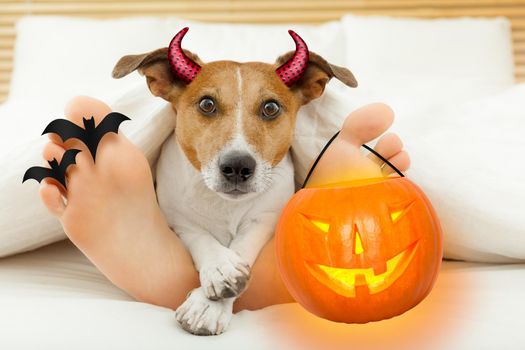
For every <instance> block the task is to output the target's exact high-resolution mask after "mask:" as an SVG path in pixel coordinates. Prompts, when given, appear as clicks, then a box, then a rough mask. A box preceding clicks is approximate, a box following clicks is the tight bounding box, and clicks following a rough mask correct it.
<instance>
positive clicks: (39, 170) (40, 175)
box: [22, 166, 55, 182]
mask: <svg viewBox="0 0 525 350" xmlns="http://www.w3.org/2000/svg"><path fill="white" fill-rule="evenodd" d="M54 175H55V172H54V171H53V169H49V168H44V167H41V166H34V167H31V168H29V169H27V171H26V172H25V174H24V179H23V180H22V182H26V180H29V179H34V180H36V181H38V182H41V181H42V180H43V179H45V178H46V177H52V178H53V179H54V178H55V176H54Z"/></svg>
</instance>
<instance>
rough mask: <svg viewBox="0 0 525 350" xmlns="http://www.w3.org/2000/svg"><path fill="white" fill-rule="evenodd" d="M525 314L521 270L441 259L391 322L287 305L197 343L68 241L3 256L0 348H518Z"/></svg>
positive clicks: (524, 272) (242, 317) (252, 314)
mask: <svg viewBox="0 0 525 350" xmlns="http://www.w3.org/2000/svg"><path fill="white" fill-rule="evenodd" d="M524 315H525V265H523V264H521V265H518V264H515V265H488V264H473V263H463V262H450V261H447V262H444V264H443V268H442V272H441V274H440V277H439V279H438V282H437V284H436V286H435V289H434V290H433V292H432V293H431V294H430V295H429V297H428V298H427V299H426V300H424V301H423V302H422V303H421V304H420V305H418V306H417V307H416V308H414V309H413V310H411V311H409V312H408V313H406V314H404V315H402V316H400V317H396V318H393V319H391V320H387V321H382V322H376V323H370V324H365V325H346V324H338V323H333V322H329V321H325V320H322V319H319V318H317V317H315V316H312V315H310V314H308V313H307V312H306V311H304V310H303V309H302V308H301V307H300V306H299V305H298V304H285V305H276V306H272V307H268V308H265V309H263V310H259V311H243V312H240V313H239V314H237V315H235V316H234V318H233V320H232V323H231V326H230V328H229V329H228V331H227V332H226V333H224V334H222V335H220V336H217V337H198V336H192V335H189V334H187V333H185V332H184V331H182V330H181V329H180V328H178V327H177V325H176V322H175V319H174V312H173V311H171V310H169V309H165V308H161V307H157V306H153V305H148V304H144V303H139V302H135V301H133V300H132V299H131V298H129V297H128V296H127V295H126V294H125V293H123V292H122V291H120V290H119V289H118V288H116V287H114V286H113V285H112V284H111V283H110V282H109V281H108V280H107V279H105V278H104V276H102V275H101V273H100V272H99V271H98V270H97V269H96V268H95V267H94V266H93V265H92V264H91V263H90V262H89V261H88V260H87V259H86V258H85V257H84V256H83V255H82V254H81V253H80V252H79V251H78V250H77V249H76V248H75V247H74V246H73V245H72V244H71V243H70V242H69V241H63V242H59V243H56V244H53V245H50V246H47V247H44V248H41V249H39V250H37V251H34V252H30V253H25V254H21V255H18V256H14V257H10V258H5V259H1V260H0V349H53V350H57V349H158V350H160V349H170V350H172V349H190V348H191V349H201V348H210V349H214V350H217V349H239V348H249V349H340V348H341V349H343V348H344V349H495V348H499V349H524V348H525V332H524V331H525V327H524V326H525V322H524V317H523V316H524Z"/></svg>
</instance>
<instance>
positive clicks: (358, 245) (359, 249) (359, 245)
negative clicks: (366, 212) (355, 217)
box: [354, 227, 364, 254]
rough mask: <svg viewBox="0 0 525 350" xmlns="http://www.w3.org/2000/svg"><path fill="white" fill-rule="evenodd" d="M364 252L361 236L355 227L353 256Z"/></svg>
mask: <svg viewBox="0 0 525 350" xmlns="http://www.w3.org/2000/svg"><path fill="white" fill-rule="evenodd" d="M363 251H364V249H363V243H362V242H361V235H360V234H359V231H357V227H356V230H355V239H354V254H361V253H362V252H363Z"/></svg>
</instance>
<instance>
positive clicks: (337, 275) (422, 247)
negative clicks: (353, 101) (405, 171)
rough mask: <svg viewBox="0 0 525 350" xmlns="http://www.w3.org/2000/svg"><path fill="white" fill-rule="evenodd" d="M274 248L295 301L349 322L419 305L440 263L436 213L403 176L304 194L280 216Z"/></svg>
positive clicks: (375, 318)
mask: <svg viewBox="0 0 525 350" xmlns="http://www.w3.org/2000/svg"><path fill="white" fill-rule="evenodd" d="M275 243H276V256H277V261H278V265H279V269H280V272H281V276H282V278H283V281H284V283H285V285H286V287H287V288H288V290H289V292H290V293H291V295H292V296H293V297H294V298H295V300H296V301H297V302H298V303H300V304H301V305H302V306H303V307H304V308H306V309H307V310H308V311H310V312H312V313H314V314H316V315H317V316H320V317H323V318H326V319H329V320H333V321H338V322H346V323H366V322H369V321H378V320H382V319H387V318H390V317H393V316H396V315H399V314H402V313H403V312H405V311H407V310H409V309H411V308H412V307H414V306H415V305H417V304H418V303H419V302H420V301H421V300H423V298H425V296H426V295H427V294H428V293H429V292H430V290H431V289H432V287H433V285H434V282H435V280H436V278H437V275H438V271H439V268H440V265H441V258H442V232H441V227H440V224H439V221H438V219H437V217H436V214H435V212H434V209H433V208H432V205H431V204H430V201H429V200H428V199H427V197H426V196H425V194H424V193H423V192H422V191H421V189H419V187H417V186H416V185H415V184H414V183H413V182H411V181H410V180H408V179H407V178H406V177H395V178H394V177H386V178H379V179H367V180H363V181H357V182H350V183H346V184H343V185H341V184H339V185H337V187H318V188H303V189H301V190H300V191H298V192H297V193H296V194H295V195H294V196H293V197H292V198H291V200H290V201H289V202H288V204H287V205H286V207H285V208H284V210H283V212H282V214H281V217H280V220H279V222H278V224H277V228H276V239H275Z"/></svg>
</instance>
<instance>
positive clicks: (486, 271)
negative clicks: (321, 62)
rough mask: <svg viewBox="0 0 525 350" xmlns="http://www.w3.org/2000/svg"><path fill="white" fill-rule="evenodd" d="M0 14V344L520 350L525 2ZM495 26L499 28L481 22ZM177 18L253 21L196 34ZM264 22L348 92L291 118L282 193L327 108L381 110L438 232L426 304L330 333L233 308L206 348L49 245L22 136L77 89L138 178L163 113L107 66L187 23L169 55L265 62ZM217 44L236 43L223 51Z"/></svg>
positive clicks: (49, 224)
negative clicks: (441, 240) (134, 153)
mask: <svg viewBox="0 0 525 350" xmlns="http://www.w3.org/2000/svg"><path fill="white" fill-rule="evenodd" d="M0 12H1V13H2V15H0V99H6V102H5V103H3V104H0V120H2V121H3V123H4V124H3V125H4V127H3V128H1V129H0V146H1V147H0V160H1V161H2V162H3V164H11V166H10V167H9V168H6V169H3V172H2V173H1V174H0V208H2V209H1V210H0V257H1V258H0V349H70V348H75V349H93V348H100V349H168V348H169V349H173V348H181V349H200V348H214V349H221V348H225V349H237V348H247V347H249V348H253V349H353V348H356V349H448V348H451V349H495V348H502V349H523V348H525V333H524V332H523V329H524V328H525V321H524V320H523V315H524V314H525V298H524V296H525V294H524V293H525V218H524V216H523V212H525V206H524V204H523V198H525V183H524V182H523V180H522V176H523V173H524V171H525V168H524V167H523V165H522V164H521V163H520V162H518V161H515V159H521V158H522V157H523V155H522V153H523V150H524V149H525V141H524V140H523V137H522V135H523V131H524V130H525V115H524V114H523V111H524V110H525V98H524V96H525V84H523V83H520V82H522V81H523V80H524V79H525V70H524V68H523V67H524V65H525V45H524V44H525V24H524V18H525V1H491V0H487V1H482V2H479V3H474V2H471V1H448V0H440V1H392V2H390V1H389V2H387V1H379V0H373V1H339V0H336V1H306V2H305V1H299V0H291V1H284V2H283V1H273V0H265V1H255V2H251V1H247V0H239V1H215V2H214V1H192V2H190V1H187V2H186V1H157V2H144V1H105V2H102V1H94V2H80V1H76V0H68V1H9V2H5V3H4V2H0ZM348 12H351V13H352V14H351V15H345V14H347V13H348ZM27 14H36V15H53V16H54V15H67V16H70V17H24V15H27ZM175 15H176V16H180V17H183V18H187V19H189V20H186V19H184V20H182V19H180V18H179V17H171V16H175ZM343 15H345V16H343ZM355 15H359V16H355ZM361 15H367V16H365V17H362V16H361ZM368 15H370V16H371V17H368ZM382 15H388V16H394V17H399V16H401V18H397V19H396V18H390V17H388V18H387V17H381V16H382ZM144 16H146V17H144ZM463 16H473V17H479V18H462V17H463ZM494 16H506V17H507V19H505V18H495V19H494V18H484V17H494ZM86 17H87V18H86ZM340 17H342V19H341V20H339V18H340ZM404 17H415V18H419V19H417V20H416V19H406V18H404ZM442 17H446V18H445V19H441V18H442ZM455 17H460V18H459V19H453V18H455ZM92 18H96V19H92ZM437 18H439V19H437ZM101 19H102V20H101ZM427 19H428V21H427ZM194 20H202V21H212V22H235V23H242V22H252V23H257V24H265V26H260V25H255V26H252V25H243V24H237V25H235V26H232V25H230V24H224V23H219V24H214V25H213V31H212V30H211V27H210V25H209V24H206V23H203V22H195V21H194ZM326 21H330V22H328V23H325V24H322V25H319V26H317V23H318V22H326ZM274 22H277V24H273V23H274ZM281 22H283V23H288V22H302V23H308V24H301V25H297V27H298V28H299V32H300V33H301V34H302V35H304V37H305V38H306V39H307V41H308V43H309V45H310V46H311V47H312V48H315V51H316V52H319V53H321V54H323V56H324V57H326V58H327V59H329V60H330V61H331V62H334V63H337V64H340V65H346V66H349V67H351V69H353V71H354V73H357V74H356V76H357V77H358V80H359V82H360V88H359V89H356V90H355V91H352V93H351V94H349V92H348V90H344V88H343V87H341V86H340V85H338V84H337V83H334V84H332V83H331V84H330V85H329V87H328V88H327V93H326V94H325V96H323V98H321V99H320V100H319V101H317V102H315V103H313V104H312V105H311V106H309V107H307V108H305V109H303V110H302V112H301V113H302V114H301V115H300V118H298V119H299V120H300V122H299V125H298V127H297V129H296V140H295V141H294V146H293V150H292V151H293V152H294V157H295V158H296V159H299V160H302V161H298V162H297V163H296V164H295V165H296V177H297V179H298V182H301V181H300V180H301V176H304V174H305V172H306V170H307V167H308V164H309V162H310V161H311V159H313V157H314V156H315V155H316V154H317V152H318V151H319V149H320V148H321V147H322V145H323V144H324V142H325V141H326V140H327V139H328V138H329V137H330V136H331V135H332V134H333V132H334V131H335V130H337V128H338V127H339V126H340V123H341V121H342V119H341V118H342V117H344V115H345V114H344V113H347V112H348V111H350V110H352V109H355V108H357V107H359V106H361V105H363V104H366V103H369V102H372V101H377V100H380V101H385V102H387V103H389V104H390V105H392V106H393V107H394V109H395V111H396V114H397V120H396V124H395V127H394V131H396V132H398V133H399V134H400V135H401V136H402V138H403V139H404V140H405V142H406V147H407V149H408V150H409V152H410V154H411V157H412V160H413V164H414V166H413V168H412V169H411V170H410V172H409V174H408V176H409V177H410V178H411V179H413V180H414V181H415V182H416V183H418V184H419V185H421V187H422V188H423V189H424V190H425V192H426V193H427V194H428V195H429V197H430V199H431V200H432V202H433V204H434V206H435V207H436V210H437V211H438V214H439V215H440V218H441V220H442V224H443V226H444V229H445V256H446V258H447V259H446V260H444V262H443V265H442V270H441V274H440V276H439V278H438V281H437V284H436V286H435V288H434V290H433V291H432V292H431V294H430V295H429V296H428V298H427V299H425V300H424V301H423V302H422V303H421V304H420V305H418V306H417V307H416V308H414V309H412V310H410V311H409V312H407V313H406V314H404V315H402V316H400V317H395V318H393V319H390V320H387V321H382V322H376V323H369V324H364V325H345V324H338V323H334V322H329V321H325V320H322V319H319V318H316V317H314V316H312V315H310V314H309V313H307V312H306V311H304V310H303V309H302V308H301V307H300V306H299V305H298V304H286V305H276V306H272V307H268V308H265V309H263V310H258V311H242V312H240V313H238V314H237V315H235V317H234V319H233V321H232V324H231V326H230V328H229V329H228V331H227V332H225V333H224V334H223V335H221V336H218V337H197V336H192V335H189V334H187V333H185V332H184V331H182V330H181V329H180V328H179V327H178V326H177V324H176V321H175V318H174V312H173V311H172V310H168V309H165V308H161V307H157V306H154V305H148V304H144V303H139V302H136V301H134V300H132V299H131V298H130V297H129V296H127V295H126V294H125V293H124V292H122V291H121V290H119V289H118V288H116V287H115V286H114V285H112V284H111V283H110V282H109V281H108V280H107V279H106V278H105V277H104V276H103V275H102V274H101V273H100V272H99V271H98V270H97V269H96V268H95V267H94V265H93V264H91V263H90V262H89V261H88V260H87V259H86V258H85V257H84V256H83V255H82V253H81V252H79V251H78V250H77V249H76V247H75V246H74V245H72V244H71V243H70V242H69V241H68V240H64V238H65V236H64V233H63V232H62V231H61V229H60V226H59V225H58V223H57V222H56V220H54V219H53V218H52V217H50V216H49V215H48V214H47V213H46V212H45V210H44V209H43V208H42V207H41V206H39V201H38V195H37V188H38V186H37V184H27V183H26V184H24V186H22V185H21V184H20V176H21V175H20V173H21V171H23V169H25V168H27V165H28V164H34V162H39V161H40V158H39V157H40V156H39V150H40V148H41V146H42V143H43V142H44V141H45V140H44V139H43V138H37V137H36V136H35V135H39V133H40V132H41V130H42V127H43V126H45V124H46V122H47V121H49V118H50V117H51V116H53V117H56V116H57V115H60V114H61V113H62V112H61V109H62V105H63V103H64V101H65V100H66V99H67V98H69V97H70V96H71V95H76V94H93V95H96V96H97V97H99V98H102V99H106V100H107V101H108V102H110V104H111V106H112V107H114V108H116V109H117V110H119V111H121V112H123V113H125V114H127V115H130V116H132V117H133V118H134V121H135V124H134V125H135V126H133V125H131V126H130V127H129V128H127V129H126V126H125V127H124V132H125V133H126V135H127V136H129V137H130V138H131V140H132V141H133V142H135V144H137V145H138V146H139V147H141V149H142V150H143V151H144V152H145V154H146V155H147V157H148V159H149V160H150V162H151V164H152V165H153V164H154V162H155V158H156V156H157V155H158V150H159V147H160V145H161V142H160V143H159V140H162V139H163V138H165V137H166V136H167V135H164V134H162V136H159V132H165V130H166V129H167V128H166V127H165V126H164V125H165V123H167V121H168V120H170V118H172V115H171V114H170V113H171V112H170V109H169V107H168V108H167V106H166V104H165V103H163V102H162V101H161V100H159V99H155V98H153V97H152V96H151V95H150V94H149V92H148V91H147V88H146V87H145V84H144V82H143V80H142V78H141V77H139V76H138V75H132V76H130V77H129V78H127V79H128V80H125V81H122V80H120V81H113V80H111V79H110V77H109V72H110V71H111V68H112V65H113V64H114V62H116V59H118V58H119V57H120V56H122V55H123V54H129V53H139V52H143V51H145V50H149V49H155V48H157V47H160V46H162V45H165V42H166V40H167V38H169V36H170V35H171V34H172V33H173V32H174V31H175V29H176V28H180V27H181V26H182V25H190V28H191V31H190V34H188V35H189V36H188V39H187V41H186V42H185V44H186V43H187V45H189V48H190V49H191V50H194V51H197V52H198V53H199V54H200V55H201V57H204V58H205V59H216V58H231V59H238V60H242V61H246V60H254V59H256V60H265V61H267V60H271V59H273V58H274V57H276V55H277V54H279V53H281V52H282V51H283V50H288V49H290V45H291V44H290V42H289V38H288V37H286V36H283V35H281V34H280V33H281V32H285V29H287V28H288V25H282V24H278V23H281ZM15 23H16V25H15ZM269 23H272V25H269ZM312 23H314V24H315V25H313V26H312V25H311V24H312ZM295 26H296V25H294V28H295ZM349 33H350V34H349ZM385 33H386V34H385ZM190 35H191V36H190ZM385 35H389V37H388V40H385ZM422 36H424V39H422ZM15 37H16V45H15V44H14V43H15ZM281 37H282V38H281ZM210 38H211V39H210ZM223 38H230V39H231V38H236V40H231V41H233V43H232V44H231V45H230V47H223V46H224V45H222V44H221V42H222V39H223ZM255 38H257V40H255ZM268 38H272V40H273V41H272V42H271V43H272V45H271V46H269V45H267V44H265V41H264V40H269V39H268ZM427 38H431V39H432V40H427ZM385 42H386V44H385ZM86 43H87V44H86ZM109 43H118V45H109ZM210 43H212V44H211V45H210ZM266 43H268V42H266ZM86 45H88V46H89V48H90V50H88V51H84V50H85V47H86ZM385 45H387V46H388V45H390V46H389V47H386V48H385ZM435 48H439V49H440V50H434V49H435ZM384 51H388V55H386V54H384ZM35 52H36V53H38V54H35ZM41 53H52V55H51V54H48V55H46V54H41ZM79 53H80V54H79ZM407 53H408V54H407ZM451 53H453V54H451ZM35 57H38V59H35ZM73 61H75V64H80V65H82V67H83V69H82V70H78V67H77V66H75V65H74V64H73V63H71V62H73ZM57 62H58V63H57ZM79 62H80V63H79ZM421 62H424V63H425V65H421V64H420V63H421ZM378 67H382V68H383V69H378ZM399 81H402V82H403V83H402V84H399ZM451 82H453V83H451ZM50 84H52V85H50ZM49 86H52V87H53V88H52V89H49ZM43 91H45V93H43ZM347 96H351V98H347ZM494 116H497V121H498V123H494V120H495V117H494ZM473 120H475V121H476V123H477V124H475V125H476V127H474V128H473V127H472V122H473ZM168 129H169V128H168ZM144 130H145V131H144ZM160 130H164V131H160ZM443 139H446V140H447V142H446V143H445V144H443V145H442V146H441V148H440V149H442V151H441V152H438V151H437V149H436V146H435V145H436V144H438V143H439V144H442V143H443V142H442V141H443ZM492 145H503V146H506V147H505V148H496V147H492ZM487 157H488V158H491V159H494V163H490V162H487V161H486V158H487ZM520 157H521V158H520ZM444 159H446V161H445V160H444ZM458 179H460V181H458ZM480 188H483V191H480V190H479V189H480ZM21 208H24V209H23V210H21Z"/></svg>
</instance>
